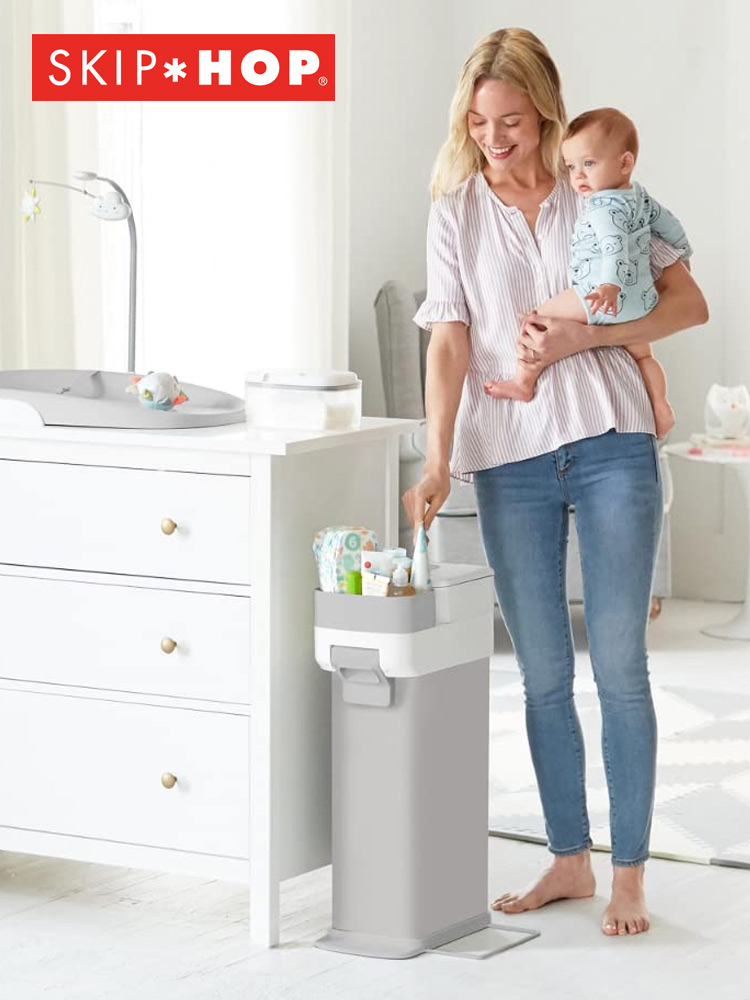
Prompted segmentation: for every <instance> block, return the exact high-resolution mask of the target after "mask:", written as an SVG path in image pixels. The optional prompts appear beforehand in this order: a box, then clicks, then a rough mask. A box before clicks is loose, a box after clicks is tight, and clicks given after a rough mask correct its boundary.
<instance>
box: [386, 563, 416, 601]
mask: <svg viewBox="0 0 750 1000" xmlns="http://www.w3.org/2000/svg"><path fill="white" fill-rule="evenodd" d="M415 594H416V590H415V589H414V587H412V585H411V584H410V583H409V577H408V575H407V572H406V567H405V566H397V567H396V568H395V569H394V571H393V580H392V581H391V585H390V587H389V588H388V596H389V597H413V596H414V595H415Z"/></svg>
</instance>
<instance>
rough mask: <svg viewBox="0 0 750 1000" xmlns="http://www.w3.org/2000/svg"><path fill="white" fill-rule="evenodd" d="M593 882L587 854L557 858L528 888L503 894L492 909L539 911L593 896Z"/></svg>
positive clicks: (518, 911) (594, 880)
mask: <svg viewBox="0 0 750 1000" xmlns="http://www.w3.org/2000/svg"><path fill="white" fill-rule="evenodd" d="M595 889H596V879H595V878H594V872H593V871H592V869H591V857H590V854H589V852H588V851H582V852H581V853H580V854H572V855H562V856H559V857H556V858H555V860H554V861H553V862H552V864H551V865H550V867H549V868H548V869H547V870H546V871H545V872H543V873H542V875H541V876H540V877H539V878H538V879H537V881H536V882H534V883H533V884H532V885H531V886H529V888H527V889H524V890H522V891H521V892H506V893H504V894H503V895H502V896H498V898H497V899H496V900H495V901H494V903H492V909H493V910H502V912H503V913H523V912H524V910H538V909H539V908H540V907H541V906H546V904H547V903H551V902H553V901H554V900H556V899H584V898H586V897H587V896H593V895H594V891H595Z"/></svg>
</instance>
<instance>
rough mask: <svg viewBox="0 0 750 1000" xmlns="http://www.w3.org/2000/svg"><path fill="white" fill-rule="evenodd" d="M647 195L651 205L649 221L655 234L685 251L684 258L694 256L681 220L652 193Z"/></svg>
mask: <svg viewBox="0 0 750 1000" xmlns="http://www.w3.org/2000/svg"><path fill="white" fill-rule="evenodd" d="M647 197H648V202H649V205H650V211H649V218H648V222H649V225H650V226H651V232H652V233H653V234H654V236H660V237H661V238H662V239H663V240H664V242H665V243H669V245H670V246H673V247H674V248H675V250H682V251H684V252H683V254H682V257H683V259H684V260H687V258H688V257H692V255H693V248H692V247H691V246H690V241H689V240H688V238H687V233H686V232H685V230H684V228H683V226H682V223H681V222H680V220H679V219H678V218H677V216H676V215H672V213H671V212H670V211H669V209H668V208H664V206H663V205H660V204H659V202H658V201H657V200H656V199H655V198H652V197H651V195H648V196H647Z"/></svg>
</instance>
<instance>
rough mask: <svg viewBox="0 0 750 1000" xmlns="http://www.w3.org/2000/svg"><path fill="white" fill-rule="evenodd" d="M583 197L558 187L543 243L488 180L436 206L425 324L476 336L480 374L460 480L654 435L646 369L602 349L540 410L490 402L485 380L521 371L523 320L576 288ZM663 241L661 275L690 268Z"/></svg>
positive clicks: (479, 178)
mask: <svg viewBox="0 0 750 1000" xmlns="http://www.w3.org/2000/svg"><path fill="white" fill-rule="evenodd" d="M581 201H582V199H580V198H579V196H578V195H577V194H576V193H575V192H574V191H573V189H572V188H571V186H570V185H569V184H568V183H567V182H566V181H558V182H557V184H556V185H555V187H554V189H553V190H552V192H551V193H550V194H549V195H548V197H547V198H545V200H544V201H543V202H542V203H541V206H540V211H539V217H538V219H537V223H536V239H535V237H534V236H533V235H532V233H531V230H530V229H529V225H528V223H527V221H526V218H525V217H524V214H523V212H522V211H521V209H520V208H515V207H514V206H509V205H506V204H504V203H503V202H502V201H501V200H500V199H499V198H498V197H497V195H496V194H495V192H494V191H493V190H492V188H491V187H490V186H489V183H488V181H487V179H486V178H485V177H484V175H483V174H482V173H480V172H478V173H475V174H472V175H471V176H470V177H468V178H467V179H466V180H465V181H464V182H463V183H462V184H461V185H459V187H457V188H455V189H454V190H453V191H451V192H449V193H448V194H446V195H444V196H443V197H442V198H439V199H437V200H436V201H434V202H433V203H432V206H431V208H430V216H429V221H428V224H427V298H426V299H425V301H424V303H423V304H422V305H421V307H420V308H419V310H418V312H417V313H416V315H415V316H414V322H415V323H417V324H418V325H419V326H421V327H423V328H424V329H426V330H431V329H432V324H433V323H439V322H447V321H450V320H461V321H463V322H464V323H466V324H467V325H468V326H469V342H470V351H469V365H468V370H467V373H466V379H465V381H464V386H463V391H462V394H461V402H460V405H459V409H458V413H457V416H456V424H455V428H454V433H453V451H452V455H451V463H450V465H451V475H452V476H453V477H454V478H457V479H462V480H464V481H465V482H472V480H473V476H472V472H474V471H476V470H479V469H489V468H492V467H494V466H496V465H503V464H505V463H506V462H518V461H520V460H522V459H525V458H533V457H535V456H536V455H542V454H544V453H545V452H550V451H554V450H555V449H556V448H559V447H560V446H561V445H563V444H568V443H569V442H571V441H577V440H578V439H580V438H585V437H594V436H596V435H597V434H604V433H605V432H606V431H608V430H609V429H610V428H611V427H614V428H616V430H618V431H623V432H628V431H630V432H635V431H642V432H645V433H648V434H654V433H655V430H656V429H655V426H654V416H653V411H652V409H651V403H650V401H649V398H648V395H647V394H646V387H645V385H644V383H643V379H642V378H641V375H640V372H639V370H638V366H637V364H636V362H635V361H634V360H633V358H632V357H631V356H630V355H629V354H628V352H627V351H626V350H625V349H624V348H623V347H596V348H592V349H591V350H588V351H582V352H581V353H579V354H574V355H571V356H570V357H567V358H563V359H562V360H561V361H558V362H556V363H555V364H553V365H550V367H549V368H546V369H545V370H544V371H543V372H542V374H541V376H540V377H539V380H538V382H537V386H536V394H535V396H534V399H532V400H531V402H529V403H523V402H520V401H518V400H507V399H494V398H493V397H491V396H487V395H486V394H485V392H484V389H483V385H484V382H485V380H486V379H488V378H493V379H500V378H510V377H511V376H512V375H513V373H514V371H515V368H516V353H517V347H516V343H517V340H518V327H519V320H518V316H519V313H524V312H528V310H530V309H533V308H534V307H536V306H538V305H540V304H541V303H542V302H544V301H545V300H546V299H548V298H550V297H551V296H553V295H557V294H558V292H561V291H563V290H564V289H565V288H569V287H570V276H569V272H568V265H569V259H570V237H571V234H572V232H573V224H574V222H575V220H576V217H577V215H578V213H579V211H580V206H581ZM680 256H681V254H680V252H679V251H678V250H675V249H674V248H673V247H671V246H669V245H668V244H666V243H664V242H663V241H662V240H660V239H658V238H657V237H656V236H654V237H653V239H652V241H651V269H652V271H653V273H654V277H655V278H656V277H657V276H658V275H659V274H660V273H661V270H662V268H664V267H666V266H667V265H668V264H672V263H674V261H676V260H678V259H679V258H680Z"/></svg>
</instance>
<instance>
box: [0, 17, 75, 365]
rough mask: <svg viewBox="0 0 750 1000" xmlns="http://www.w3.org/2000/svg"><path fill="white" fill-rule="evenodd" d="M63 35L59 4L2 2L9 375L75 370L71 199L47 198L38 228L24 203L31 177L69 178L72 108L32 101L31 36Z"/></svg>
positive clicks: (0, 204)
mask: <svg viewBox="0 0 750 1000" xmlns="http://www.w3.org/2000/svg"><path fill="white" fill-rule="evenodd" d="M61 30H63V4H62V2H60V0H43V2H29V0H3V2H2V4H1V5H0V177H1V178H2V184H1V185H0V365H1V366H2V367H3V368H35V367H55V366H60V367H64V366H68V365H72V364H73V363H74V358H75V332H74V321H73V297H72V288H71V261H70V252H69V238H70V228H69V211H68V208H69V206H68V198H67V197H66V196H63V197H50V196H49V195H48V194H47V195H46V197H45V198H44V201H43V204H42V212H43V214H42V216H40V217H39V219H38V220H37V221H36V222H35V223H28V224H26V223H23V221H22V219H21V213H20V202H21V196H22V194H23V191H24V189H25V187H26V186H27V183H28V179H29V178H30V177H32V176H37V177H50V178H56V179H60V180H65V179H66V174H67V148H68V146H67V144H68V136H67V122H66V113H65V107H64V105H63V104H60V103H53V102H35V103H32V100H31V35H32V32H55V31H61ZM47 190H48V191H49V190H52V191H54V189H47ZM40 193H41V192H40ZM41 220H43V221H41Z"/></svg>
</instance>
